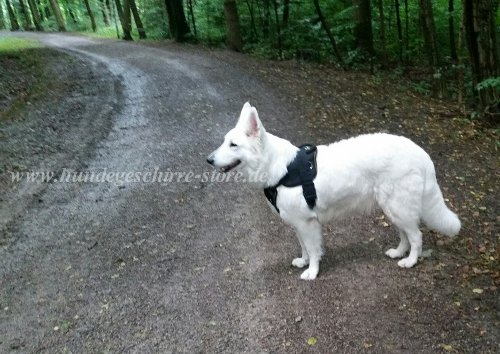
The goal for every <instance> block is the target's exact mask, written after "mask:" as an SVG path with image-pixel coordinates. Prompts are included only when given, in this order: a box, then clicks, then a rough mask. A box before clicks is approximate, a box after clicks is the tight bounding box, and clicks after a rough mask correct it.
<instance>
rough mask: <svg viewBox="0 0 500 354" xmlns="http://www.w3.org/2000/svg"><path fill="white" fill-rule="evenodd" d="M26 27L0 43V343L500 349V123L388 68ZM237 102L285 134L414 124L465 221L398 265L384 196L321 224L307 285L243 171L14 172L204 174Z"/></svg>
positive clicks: (123, 348) (86, 347)
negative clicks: (465, 112)
mask: <svg viewBox="0 0 500 354" xmlns="http://www.w3.org/2000/svg"><path fill="white" fill-rule="evenodd" d="M4 35H5V36H11V34H7V33H2V34H1V36H4ZM21 36H22V37H24V38H30V39H34V40H37V41H40V43H42V44H43V46H42V47H41V48H29V49H26V50H25V52H23V54H20V55H7V56H6V55H5V54H2V53H0V79H1V80H0V202H1V208H0V289H1V290H0V333H1V334H0V352H10V351H12V352H16V351H17V352H44V353H45V352H46V353H54V352H137V353H146V352H173V353H174V352H175V353H177V352H186V353H193V352H227V353H237V352H251V353H256V352H259V353H260V352H273V353H275V352H282V353H290V352H295V353H301V352H317V353H334V352H346V353H350V352H352V353H358V352H373V353H402V352H408V353H429V352H451V353H462V352H463V353H479V352H480V353H497V352H499V351H500V344H499V343H500V342H499V338H500V300H499V299H500V296H499V287H500V239H499V230H500V227H499V226H500V206H499V198H498V194H499V193H498V184H499V183H498V182H499V178H498V177H499V175H498V174H499V168H498V167H499V162H500V160H499V154H498V146H499V143H498V142H499V136H498V130H495V129H493V128H491V127H487V126H484V125H482V124H481V123H480V122H477V121H470V120H469V119H466V118H464V117H462V116H461V115H460V114H459V113H458V112H457V111H456V108H455V107H454V105H453V103H450V102H444V101H437V100H432V99H429V98H427V97H423V96H419V95H417V94H414V93H412V92H411V91H409V90H407V89H405V88H404V87H403V86H402V84H401V83H400V82H397V81H395V80H394V79H393V78H391V77H390V76H389V75H387V76H384V75H381V76H377V77H374V76H371V75H369V74H365V73H360V72H349V71H343V70H339V69H336V68H333V67H330V66H324V65H314V64H307V63H301V62H296V61H289V62H272V61H267V60H259V59H255V58H251V57H248V56H245V55H242V54H237V53H233V52H229V51H225V50H209V49H206V48H203V47H200V46H192V45H177V44H172V43H166V42H146V43H141V44H137V43H127V42H121V41H114V40H98V39H88V38H83V37H80V36H75V35H61V34H45V35H36V34H22V35H21ZM22 58H25V59H22ZM26 58H36V59H37V60H36V61H35V62H33V61H30V60H26ZM247 100H249V101H250V102H251V103H252V104H253V105H255V106H256V107H257V109H258V110H259V112H260V117H261V119H262V121H263V123H264V125H265V126H266V129H267V130H268V131H270V132H272V133H275V134H277V135H279V136H282V137H284V138H287V139H290V140H291V141H292V142H293V143H295V144H301V143H304V142H311V143H316V144H321V143H329V142H333V141H336V140H339V139H342V138H346V137H350V136H353V135H357V134H361V133H370V132H380V131H383V132H389V133H395V134H400V135H405V136H407V137H409V138H411V139H412V140H414V141H415V142H416V143H418V144H419V145H421V146H422V147H424V148H425V150H426V151H427V152H428V153H429V154H430V156H431V157H432V158H433V160H434V162H435V165H436V170H437V174H438V180H439V182H440V185H441V187H442V190H443V194H444V196H445V198H446V200H447V203H448V205H449V206H450V207H451V208H452V209H453V210H455V211H456V212H457V213H458V214H459V216H460V218H461V221H462V224H463V229H462V231H461V233H460V235H459V236H457V237H455V238H446V237H443V236H441V235H439V234H435V233H432V232H430V231H427V230H425V231H424V257H423V259H421V262H419V263H418V264H417V266H415V267H414V268H412V269H400V268H399V267H398V266H397V264H396V262H395V261H394V260H391V259H388V258H387V257H386V256H385V255H384V251H385V250H386V249H387V248H390V247H392V246H394V245H395V244H397V243H398V237H397V233H396V230H394V228H393V227H391V225H390V224H389V223H387V222H386V220H384V219H383V218H382V214H381V212H379V211H376V212H374V213H373V215H371V216H365V217H359V218H354V219H352V220H346V221H342V222H338V223H332V225H331V226H329V227H325V229H324V235H325V237H324V238H325V247H326V254H325V257H324V259H323V261H322V266H321V272H320V275H319V277H318V279H316V280H315V281H311V282H305V281H301V280H300V279H299V275H300V270H297V269H293V268H292V267H291V260H292V258H294V256H295V255H296V254H297V253H298V245H297V244H296V240H295V236H294V234H293V232H292V230H291V229H290V228H288V227H287V226H285V225H284V224H283V223H282V222H281V221H280V220H279V218H278V217H276V216H274V215H272V214H271V213H270V211H269V208H268V207H267V206H266V202H265V198H264V197H263V195H262V193H261V191H258V190H253V189H252V188H251V187H250V186H247V185H242V184H237V183H235V182H229V183H217V182H213V183H205V182H202V181H196V182H191V183H185V182H175V181H174V182H171V183H133V182H131V183H126V182H123V183H107V182H106V183H86V182H82V181H80V182H78V181H77V182H73V183H63V182H61V181H56V180H52V181H51V182H50V183H33V182H32V183H29V182H27V181H26V180H23V181H21V182H15V183H14V182H12V181H11V172H29V171H54V172H55V178H56V179H57V178H60V177H62V176H63V175H64V172H63V171H64V169H66V171H68V170H72V171H102V170H103V169H107V171H113V172H128V171H138V172H141V171H142V172H144V171H153V170H154V169H155V168H158V169H159V170H160V171H173V172H180V171H187V170H190V171H193V172H194V173H195V174H202V173H204V172H207V171H208V172H210V171H211V170H210V168H209V166H208V165H207V164H206V162H205V158H206V155H207V154H208V153H209V152H211V151H212V150H213V149H214V148H215V147H217V146H218V145H219V144H220V142H221V141H222V138H223V135H224V134H225V132H226V131H227V130H229V129H230V128H231V127H232V126H233V125H234V123H235V121H236V118H237V116H238V114H239V110H240V109H241V106H242V104H243V103H244V102H245V101H247ZM61 179H62V178H61Z"/></svg>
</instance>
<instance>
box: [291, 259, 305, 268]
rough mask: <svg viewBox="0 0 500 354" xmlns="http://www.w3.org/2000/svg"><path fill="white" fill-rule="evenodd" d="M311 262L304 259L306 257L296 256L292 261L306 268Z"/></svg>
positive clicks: (295, 264)
mask: <svg viewBox="0 0 500 354" xmlns="http://www.w3.org/2000/svg"><path fill="white" fill-rule="evenodd" d="M308 264H309V261H308V260H306V259H304V258H295V259H294V260H293V261H292V265H293V266H294V267H297V268H304V267H305V266H306V265H308Z"/></svg>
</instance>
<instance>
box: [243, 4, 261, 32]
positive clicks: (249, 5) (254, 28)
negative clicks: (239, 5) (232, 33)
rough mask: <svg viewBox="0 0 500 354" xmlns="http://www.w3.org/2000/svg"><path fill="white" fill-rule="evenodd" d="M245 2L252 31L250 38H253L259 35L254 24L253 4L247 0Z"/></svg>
mask: <svg viewBox="0 0 500 354" xmlns="http://www.w3.org/2000/svg"><path fill="white" fill-rule="evenodd" d="M246 3H247V7H248V12H249V13H250V27H251V28H252V33H253V37H252V39H255V38H257V37H259V35H258V34H257V27H256V26H255V15H254V12H253V5H252V4H251V3H250V1H249V0H246Z"/></svg>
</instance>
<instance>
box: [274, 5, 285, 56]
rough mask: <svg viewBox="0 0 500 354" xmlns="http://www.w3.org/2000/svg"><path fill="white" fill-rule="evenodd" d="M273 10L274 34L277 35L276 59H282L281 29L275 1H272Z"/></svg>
mask: <svg viewBox="0 0 500 354" xmlns="http://www.w3.org/2000/svg"><path fill="white" fill-rule="evenodd" d="M273 8H274V21H275V22H276V34H277V35H278V36H277V37H278V57H279V59H282V58H283V48H282V44H281V28H280V18H279V16H278V4H277V3H276V0H273Z"/></svg>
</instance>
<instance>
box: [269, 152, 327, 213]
mask: <svg viewBox="0 0 500 354" xmlns="http://www.w3.org/2000/svg"><path fill="white" fill-rule="evenodd" d="M317 153H318V150H317V149H316V146H315V145H310V144H305V145H301V146H300V147H299V151H298V152H297V155H296V156H295V159H294V160H293V161H292V162H291V163H290V164H289V165H288V166H287V167H286V169H287V171H288V172H287V174H286V175H285V176H283V178H282V179H280V181H279V182H278V184H276V185H274V186H271V187H267V188H264V194H265V195H266V198H267V200H269V202H270V203H271V204H272V205H273V206H274V208H275V209H276V211H277V212H278V214H279V212H280V210H279V209H278V206H277V205H276V199H277V198H278V187H279V186H285V187H297V186H302V194H303V195H304V199H305V200H306V203H307V205H308V206H309V208H310V209H313V208H314V206H315V205H316V197H317V196H316V188H315V187H314V178H316V175H317V173H318V171H317V167H316V155H317Z"/></svg>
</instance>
